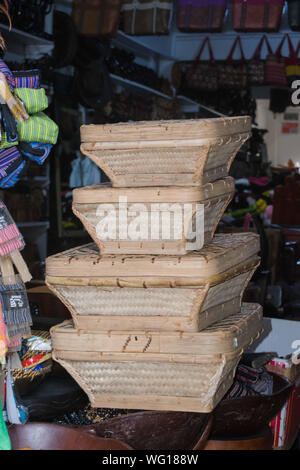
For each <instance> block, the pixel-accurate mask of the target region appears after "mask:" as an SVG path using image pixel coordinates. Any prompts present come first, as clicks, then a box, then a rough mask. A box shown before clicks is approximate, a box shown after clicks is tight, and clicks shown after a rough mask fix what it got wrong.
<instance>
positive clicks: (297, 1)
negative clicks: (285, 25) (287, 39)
mask: <svg viewBox="0 0 300 470" xmlns="http://www.w3.org/2000/svg"><path fill="white" fill-rule="evenodd" d="M287 1H288V20H289V27H290V28H291V29H292V30H293V31H300V0H287Z"/></svg>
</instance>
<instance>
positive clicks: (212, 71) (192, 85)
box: [185, 37, 218, 91]
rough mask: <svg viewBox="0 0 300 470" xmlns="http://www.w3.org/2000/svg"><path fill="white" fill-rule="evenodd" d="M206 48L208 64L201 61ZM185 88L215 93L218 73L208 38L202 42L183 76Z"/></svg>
mask: <svg viewBox="0 0 300 470" xmlns="http://www.w3.org/2000/svg"><path fill="white" fill-rule="evenodd" d="M206 44H207V46H208V51H209V62H203V61H201V56H202V53H203V51H204V48H205V45H206ZM185 82H186V87H187V88H189V89H191V90H201V91H216V90H217V89H218V72H217V66H216V63H215V58H214V55H213V51H212V47H211V43H210V39H209V37H206V38H205V39H204V41H203V42H202V45H201V47H200V50H199V52H198V54H197V56H196V58H195V60H194V62H193V63H192V64H191V65H190V66H189V68H188V70H187V71H186V74H185Z"/></svg>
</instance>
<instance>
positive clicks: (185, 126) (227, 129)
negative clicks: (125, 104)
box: [81, 116, 251, 187]
mask: <svg viewBox="0 0 300 470" xmlns="http://www.w3.org/2000/svg"><path fill="white" fill-rule="evenodd" d="M250 136H251V118H250V117H249V116H242V117H228V118H217V119H188V120H178V121H147V122H146V121H142V122H134V123H119V124H104V125H87V126H86V125H85V126H82V127H81V142H82V144H81V152H82V153H83V154H84V155H86V156H87V157H89V158H90V159H91V160H92V161H93V162H95V163H96V165H98V166H99V167H100V168H101V169H102V170H103V171H104V172H105V173H106V175H107V176H108V178H109V179H110V180H111V183H112V185H113V186H114V187H141V186H174V185H176V186H191V185H194V186H199V185H204V184H206V183H209V182H212V181H216V180H217V179H220V178H224V177H226V176H228V172H229V169H230V166H231V163H232V161H233V159H234V158H235V156H236V154H237V152H238V151H239V150H240V148H241V147H242V145H243V144H244V143H245V142H246V141H247V140H248V139H249V137H250Z"/></svg>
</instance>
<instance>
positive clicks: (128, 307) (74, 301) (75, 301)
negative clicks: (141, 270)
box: [53, 285, 205, 316]
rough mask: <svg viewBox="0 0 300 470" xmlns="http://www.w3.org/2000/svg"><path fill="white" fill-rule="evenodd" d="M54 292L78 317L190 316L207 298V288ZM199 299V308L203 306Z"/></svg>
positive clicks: (63, 289) (61, 288)
mask: <svg viewBox="0 0 300 470" xmlns="http://www.w3.org/2000/svg"><path fill="white" fill-rule="evenodd" d="M53 287H54V289H55V290H56V291H57V292H58V293H59V294H60V295H61V296H62V297H64V298H66V299H67V301H68V302H69V303H70V304H71V305H72V308H73V309H74V311H75V312H76V313H77V314H78V315H133V316H135V315H137V316H143V315H150V316H152V315H167V316H179V315H181V316H189V315H190V311H191V309H192V307H193V305H194V303H196V302H197V298H199V297H200V299H201V298H202V297H204V290H205V289H204V288H200V289H184V288H179V289H169V288H162V289H160V288H153V289H151V288H150V289H138V288H128V289H127V288H119V287H107V288H105V287H104V288H101V287H100V288H98V287H89V286H86V287H80V286H76V287H65V286H59V285H55V286H53ZM200 299H199V300H198V302H197V303H198V305H199V304H200V303H201V302H200Z"/></svg>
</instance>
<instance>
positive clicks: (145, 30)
mask: <svg viewBox="0 0 300 470" xmlns="http://www.w3.org/2000/svg"><path fill="white" fill-rule="evenodd" d="M172 12H173V0H152V1H151V0H150V1H147V0H146V1H143V0H123V1H122V5H121V28H122V29H123V31H124V32H125V33H126V34H130V35H153V34H154V35H155V34H168V33H169V30H170V23H171V18H172Z"/></svg>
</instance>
